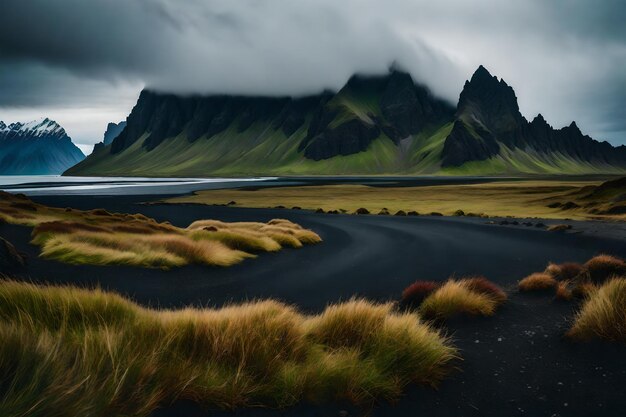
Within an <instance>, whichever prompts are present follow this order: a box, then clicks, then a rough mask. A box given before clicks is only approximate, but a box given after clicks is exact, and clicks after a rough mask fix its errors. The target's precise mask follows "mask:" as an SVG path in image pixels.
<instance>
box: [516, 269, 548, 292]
mask: <svg viewBox="0 0 626 417" xmlns="http://www.w3.org/2000/svg"><path fill="white" fill-rule="evenodd" d="M556 286H557V280H556V279H554V277H553V276H552V275H550V274H547V273H545V272H535V273H534V274H530V275H529V276H527V277H526V278H524V279H522V280H521V281H520V282H519V283H518V288H519V290H520V291H523V292H530V291H549V290H552V291H553V290H554V289H555V288H556Z"/></svg>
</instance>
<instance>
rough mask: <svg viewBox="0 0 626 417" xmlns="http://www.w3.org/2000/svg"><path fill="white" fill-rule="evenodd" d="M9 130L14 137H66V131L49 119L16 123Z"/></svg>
mask: <svg viewBox="0 0 626 417" xmlns="http://www.w3.org/2000/svg"><path fill="white" fill-rule="evenodd" d="M8 130H10V131H12V132H13V137H15V138H20V137H27V138H41V137H44V136H45V137H55V138H63V137H65V136H67V135H66V133H65V129H63V128H62V127H61V125H59V124H58V123H57V122H55V121H54V120H50V119H49V118H47V117H46V118H40V119H35V120H31V121H30V122H26V123H21V122H15V123H11V124H10V125H9V126H8Z"/></svg>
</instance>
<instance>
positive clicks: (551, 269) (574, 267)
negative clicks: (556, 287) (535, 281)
mask: <svg viewBox="0 0 626 417" xmlns="http://www.w3.org/2000/svg"><path fill="white" fill-rule="evenodd" d="M584 271H585V267H584V266H583V265H581V264H579V263H576V262H565V263H562V264H554V263H550V264H549V265H548V267H547V268H546V270H545V273H547V274H549V275H551V276H552V277H553V278H554V279H556V280H558V281H567V280H571V279H574V278H576V277H577V276H578V275H580V274H581V273H583V272H584Z"/></svg>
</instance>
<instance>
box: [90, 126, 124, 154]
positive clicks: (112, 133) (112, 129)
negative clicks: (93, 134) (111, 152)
mask: <svg viewBox="0 0 626 417" xmlns="http://www.w3.org/2000/svg"><path fill="white" fill-rule="evenodd" d="M125 127H126V122H119V123H113V122H111V123H109V124H108V125H107V129H106V130H105V132H104V138H103V139H102V142H98V143H96V144H95V145H94V147H93V151H94V152H100V151H101V150H102V149H104V148H105V147H106V146H108V145H110V144H111V143H113V139H115V138H116V137H118V136H119V134H120V133H122V130H124V128H125Z"/></svg>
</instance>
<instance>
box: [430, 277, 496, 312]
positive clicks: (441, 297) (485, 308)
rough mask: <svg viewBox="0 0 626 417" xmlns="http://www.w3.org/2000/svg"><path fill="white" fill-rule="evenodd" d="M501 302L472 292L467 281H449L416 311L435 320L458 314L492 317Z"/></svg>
mask: <svg viewBox="0 0 626 417" xmlns="http://www.w3.org/2000/svg"><path fill="white" fill-rule="evenodd" d="M502 301H503V300H502ZM502 301H500V300H499V299H498V298H496V297H494V296H492V295H489V294H485V293H483V292H479V291H475V290H472V288H471V285H469V282H468V280H458V281H455V280H452V279H450V280H448V281H447V282H446V283H445V284H443V285H442V286H441V287H440V288H439V289H437V290H436V291H435V292H434V293H432V294H431V295H429V296H428V297H426V299H425V300H424V301H423V302H422V304H421V305H420V307H419V310H418V311H419V312H420V314H422V315H423V316H424V317H427V318H435V319H445V318H449V317H452V316H455V315H459V314H466V315H472V316H492V315H493V314H494V313H495V311H496V308H497V307H498V305H500V304H501V302H502Z"/></svg>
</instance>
